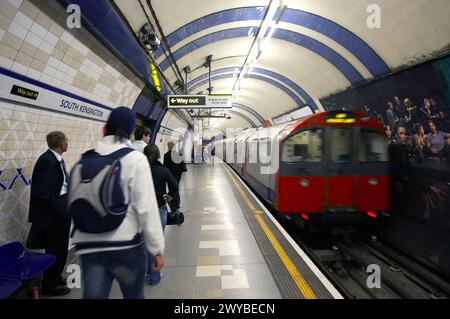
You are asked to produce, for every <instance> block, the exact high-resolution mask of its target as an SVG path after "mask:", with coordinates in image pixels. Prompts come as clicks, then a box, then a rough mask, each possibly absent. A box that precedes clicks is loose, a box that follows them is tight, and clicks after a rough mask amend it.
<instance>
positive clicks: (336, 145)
mask: <svg viewBox="0 0 450 319" xmlns="http://www.w3.org/2000/svg"><path fill="white" fill-rule="evenodd" d="M330 151H331V161H332V162H333V163H349V162H351V161H352V130H351V129H349V128H335V127H333V128H332V129H331V139H330Z"/></svg>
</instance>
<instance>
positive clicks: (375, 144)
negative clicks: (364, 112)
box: [356, 128, 390, 212]
mask: <svg viewBox="0 0 450 319" xmlns="http://www.w3.org/2000/svg"><path fill="white" fill-rule="evenodd" d="M357 130H358V131H357V132H358V134H357V135H358V138H357V139H356V145H357V147H358V150H357V155H358V158H357V160H358V171H359V174H358V175H359V176H358V179H359V180H358V193H357V196H358V201H357V205H358V211H362V212H367V211H374V212H377V211H386V210H388V209H389V194H390V181H389V155H388V148H387V145H386V140H385V137H384V134H383V133H381V132H379V131H376V130H373V129H370V128H357Z"/></svg>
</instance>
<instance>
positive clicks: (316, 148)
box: [281, 129, 323, 163]
mask: <svg viewBox="0 0 450 319" xmlns="http://www.w3.org/2000/svg"><path fill="white" fill-rule="evenodd" d="M322 145H323V130H322V129H312V130H306V131H302V132H299V133H297V134H295V135H294V136H291V137H289V138H287V139H286V140H285V141H284V143H283V148H282V154H281V160H282V161H283V162H286V163H302V162H303V163H317V162H320V161H322V157H323V154H322V153H323V150H322Z"/></svg>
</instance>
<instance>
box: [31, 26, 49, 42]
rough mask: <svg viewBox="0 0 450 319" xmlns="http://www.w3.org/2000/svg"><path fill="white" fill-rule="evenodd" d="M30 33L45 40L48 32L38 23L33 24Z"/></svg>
mask: <svg viewBox="0 0 450 319" xmlns="http://www.w3.org/2000/svg"><path fill="white" fill-rule="evenodd" d="M30 31H31V32H33V33H34V34H36V35H37V36H38V37H40V38H41V39H44V38H45V37H46V36H47V33H48V32H47V30H45V29H44V28H43V27H42V26H41V25H40V24H39V23H36V22H34V23H33V26H32V27H31V30H30Z"/></svg>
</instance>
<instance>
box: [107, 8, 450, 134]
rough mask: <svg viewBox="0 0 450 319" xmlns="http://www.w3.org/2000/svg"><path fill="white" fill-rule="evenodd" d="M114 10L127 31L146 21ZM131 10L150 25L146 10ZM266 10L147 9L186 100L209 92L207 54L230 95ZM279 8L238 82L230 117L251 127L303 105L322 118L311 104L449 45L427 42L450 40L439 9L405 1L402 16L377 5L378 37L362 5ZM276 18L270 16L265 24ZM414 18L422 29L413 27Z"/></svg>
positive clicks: (165, 65) (163, 62)
mask: <svg viewBox="0 0 450 319" xmlns="http://www.w3.org/2000/svg"><path fill="white" fill-rule="evenodd" d="M115 2H116V4H117V5H118V7H119V8H120V9H121V11H122V13H123V14H124V15H125V17H126V18H127V19H128V21H129V23H130V25H131V26H132V27H133V29H134V30H135V31H137V30H138V29H139V28H140V27H141V26H142V25H143V24H144V23H145V22H146V18H145V15H144V13H143V12H142V10H141V8H140V7H139V5H137V4H133V3H130V2H129V1H127V0H115ZM141 2H142V3H143V4H144V7H145V10H146V11H147V14H148V15H149V16H151V14H150V10H149V9H148V8H147V5H146V3H145V2H146V1H145V0H141ZM271 2H273V3H278V1H275V0H273V1H269V0H264V1H263V0H248V1H245V6H242V1H239V0H229V1H210V0H190V1H183V2H180V1H176V0H153V1H152V2H151V3H152V5H153V7H154V9H155V12H156V15H157V18H158V20H159V22H160V25H161V27H162V29H163V31H164V33H165V35H166V36H167V41H168V43H169V46H170V49H171V52H173V56H174V58H175V60H176V62H177V65H178V68H179V69H180V70H181V69H183V68H184V67H185V66H190V67H191V69H194V70H195V71H193V72H192V73H191V74H190V81H188V87H189V89H190V90H191V91H192V93H197V92H198V91H197V90H205V89H206V86H207V85H208V83H209V81H208V74H207V70H206V69H205V68H198V67H199V66H201V65H202V64H203V63H204V61H205V58H206V56H208V55H212V56H213V61H214V62H213V64H212V71H213V72H212V74H211V80H212V83H213V84H214V85H213V93H231V90H232V89H233V86H235V83H236V77H237V76H238V75H239V74H240V72H241V70H242V67H243V66H244V63H245V61H246V55H247V54H248V53H249V49H250V47H251V45H252V43H253V41H254V39H255V36H256V35H257V33H258V30H259V27H260V25H261V22H262V20H263V19H264V17H265V15H266V11H267V8H268V5H269V3H271ZM283 3H284V4H286V5H287V7H288V9H287V10H286V11H285V12H284V14H283V16H282V17H281V19H280V21H279V23H278V25H277V29H276V30H275V32H274V33H273V35H272V39H270V40H269V41H268V45H267V46H266V47H265V48H264V50H263V53H262V54H261V56H260V57H259V59H258V60H257V63H256V65H255V66H254V68H253V69H252V70H251V72H250V73H249V74H247V76H246V78H245V81H243V85H242V87H241V90H240V91H239V94H238V95H237V97H236V99H235V100H234V101H233V110H231V111H233V113H231V114H234V113H235V112H240V114H241V115H244V116H247V115H248V116H247V117H249V120H251V121H253V119H255V120H256V122H262V120H266V119H269V118H271V117H274V116H276V115H278V114H280V113H284V112H286V111H288V110H290V109H293V108H298V107H302V106H303V105H308V106H310V107H311V109H312V110H313V111H316V110H323V107H322V105H321V104H320V102H319V99H321V98H323V97H325V96H327V95H330V94H333V93H336V92H339V91H342V90H345V89H346V88H349V87H352V86H357V85H361V84H362V83H365V82H366V81H369V80H372V79H377V78H380V77H382V76H385V75H387V74H390V73H391V72H392V70H396V69H398V68H404V67H405V66H408V65H412V64H416V63H418V62H420V61H423V60H426V59H428V58H430V57H432V56H433V55H436V52H440V51H442V50H444V49H445V48H448V46H449V45H450V41H449V40H448V39H445V37H429V36H428V35H429V34H436V33H437V32H438V31H437V30H439V33H441V34H449V33H450V22H449V21H450V19H448V14H446V13H445V12H446V10H445V8H447V3H448V2H447V0H434V1H427V0H410V1H408V6H407V8H406V7H405V5H404V2H402V1H392V0H378V1H377V5H379V6H380V7H381V9H382V11H381V12H382V23H383V25H382V28H380V29H370V28H369V27H367V25H366V21H367V18H368V15H369V13H368V11H367V8H368V6H369V5H371V4H372V3H373V1H372V0H359V1H356V2H355V1H354V0H340V1H339V2H337V1H335V0H321V1H317V0H301V1H300V0H284V1H283ZM279 16H280V11H279V9H278V11H277V12H276V14H275V15H274V17H273V21H275V20H276V19H277V18H278V17H279ZM151 19H153V18H151ZM418 19H420V20H421V21H424V22H426V23H417V20H418ZM152 22H154V21H153V20H152ZM443 38H444V39H443ZM155 56H156V59H157V62H158V63H159V65H160V67H161V68H162V69H163V70H164V73H165V76H166V77H167V78H168V79H169V81H170V82H171V84H172V83H174V82H175V80H176V75H175V74H174V72H173V71H172V68H171V67H170V64H169V61H168V60H167V59H166V57H165V55H164V54H163V51H162V48H160V49H158V50H157V51H156V52H155ZM244 113H245V114H247V115H245V114H244ZM245 121H246V122H247V123H248V124H247V125H251V124H250V122H249V121H247V120H245ZM242 123H243V121H242V116H241V118H240V119H239V120H238V119H236V120H235V117H233V119H232V120H228V121H222V123H221V124H220V125H219V127H221V128H224V127H226V126H237V125H242Z"/></svg>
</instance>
